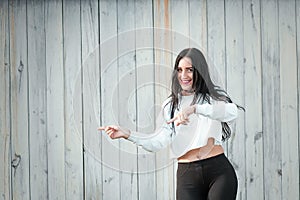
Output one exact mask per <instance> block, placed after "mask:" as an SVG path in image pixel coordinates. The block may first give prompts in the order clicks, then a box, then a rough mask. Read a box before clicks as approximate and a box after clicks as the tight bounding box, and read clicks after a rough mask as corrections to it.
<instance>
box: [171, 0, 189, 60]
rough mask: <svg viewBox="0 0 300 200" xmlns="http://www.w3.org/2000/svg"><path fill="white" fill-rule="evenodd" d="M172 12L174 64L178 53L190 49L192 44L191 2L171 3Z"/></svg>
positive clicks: (182, 0) (179, 0)
mask: <svg viewBox="0 0 300 200" xmlns="http://www.w3.org/2000/svg"><path fill="white" fill-rule="evenodd" d="M171 10H172V13H171V27H172V54H173V55H172V63H174V62H175V59H176V56H177V55H178V53H179V52H180V51H181V50H183V49H185V48H187V47H189V43H190V39H189V35H190V33H189V32H190V25H191V24H189V17H190V15H189V2H188V1H185V0H176V1H171ZM191 26H192V25H191Z"/></svg>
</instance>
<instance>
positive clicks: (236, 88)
mask: <svg viewBox="0 0 300 200" xmlns="http://www.w3.org/2000/svg"><path fill="white" fill-rule="evenodd" d="M225 16H226V18H225V20H226V21H225V23H226V26H225V35H226V71H227V73H226V75H227V77H226V78H227V91H228V93H229V94H230V96H231V97H232V99H233V101H234V102H235V103H237V104H239V105H244V104H245V103H244V59H243V56H244V55H243V53H244V52H243V49H244V46H243V39H244V38H243V21H242V20H243V2H242V0H239V1H235V0H231V1H225ZM243 116H244V115H243V113H240V115H239V118H238V120H237V122H236V133H232V136H231V137H232V138H231V139H230V140H229V142H228V157H229V159H230V160H231V161H232V164H233V166H234V168H235V170H236V172H237V177H238V183H239V184H238V196H237V198H238V199H245V198H246V197H245V196H246V188H245V156H246V154H245V128H244V120H243Z"/></svg>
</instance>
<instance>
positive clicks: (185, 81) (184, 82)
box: [182, 81, 190, 83]
mask: <svg viewBox="0 0 300 200" xmlns="http://www.w3.org/2000/svg"><path fill="white" fill-rule="evenodd" d="M189 82H190V81H182V83H189Z"/></svg>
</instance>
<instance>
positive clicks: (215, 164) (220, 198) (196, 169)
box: [176, 154, 237, 200]
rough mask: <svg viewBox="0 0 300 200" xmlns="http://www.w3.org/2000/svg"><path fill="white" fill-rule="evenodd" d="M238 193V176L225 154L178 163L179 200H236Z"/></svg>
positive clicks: (177, 195) (177, 192)
mask: <svg viewBox="0 0 300 200" xmlns="http://www.w3.org/2000/svg"><path fill="white" fill-rule="evenodd" d="M236 193H237V178H236V174H235V171H234V169H233V167H232V165H231V163H230V162H229V160H228V159H227V158H226V156H225V155H224V154H220V155H217V156H215V157H211V158H207V159H204V160H199V161H194V162H190V163H178V170H177V191H176V197H177V200H196V199H197V200H202V199H205V200H206V199H209V200H234V199H235V198H236Z"/></svg>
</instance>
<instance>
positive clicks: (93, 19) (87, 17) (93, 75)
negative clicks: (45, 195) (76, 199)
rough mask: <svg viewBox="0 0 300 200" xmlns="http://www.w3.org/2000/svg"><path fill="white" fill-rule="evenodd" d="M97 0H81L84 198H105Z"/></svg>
mask: <svg viewBox="0 0 300 200" xmlns="http://www.w3.org/2000/svg"><path fill="white" fill-rule="evenodd" d="M98 12H99V10H98V1H95V0H89V1H81V24H82V28H81V32H82V35H81V37H82V63H83V65H82V68H83V70H82V73H83V83H82V84H83V91H82V93H83V132H84V177H85V185H84V187H85V199H102V170H101V162H100V161H101V151H100V150H99V148H100V147H101V137H99V135H98V133H97V129H96V127H97V126H99V120H100V93H99V92H100V91H99V85H98V84H99V78H100V77H99V76H100V75H99V73H100V72H99V44H98V42H99V25H98Z"/></svg>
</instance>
